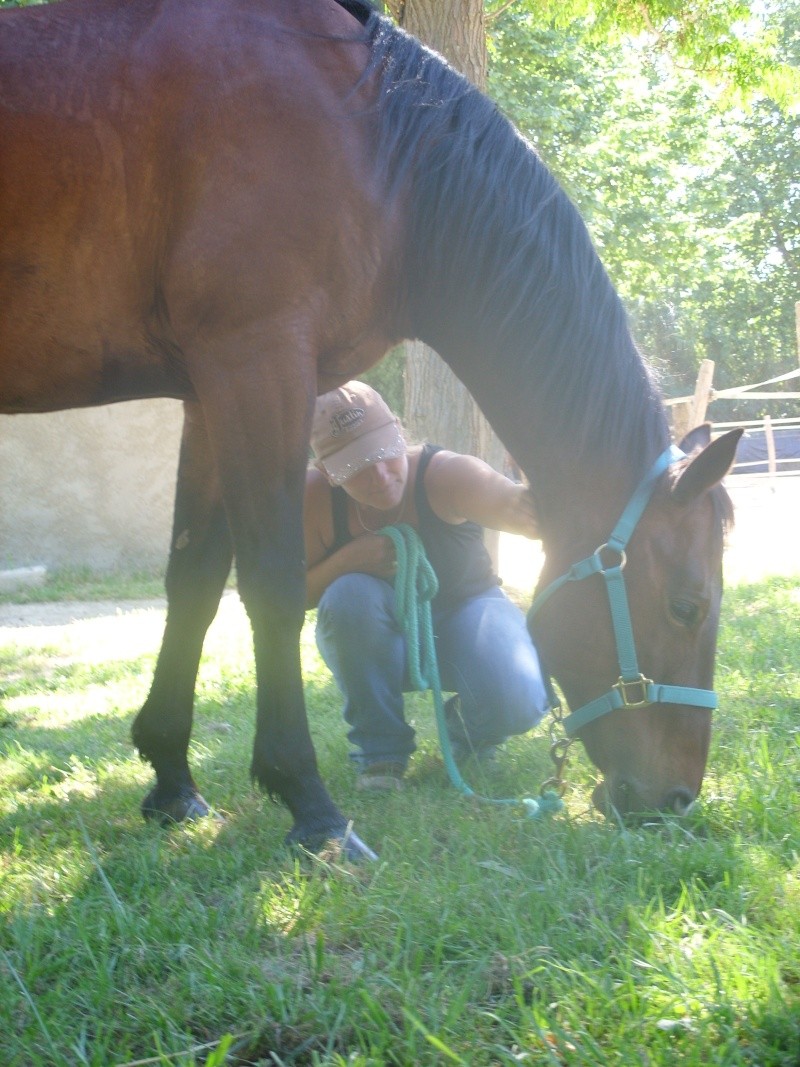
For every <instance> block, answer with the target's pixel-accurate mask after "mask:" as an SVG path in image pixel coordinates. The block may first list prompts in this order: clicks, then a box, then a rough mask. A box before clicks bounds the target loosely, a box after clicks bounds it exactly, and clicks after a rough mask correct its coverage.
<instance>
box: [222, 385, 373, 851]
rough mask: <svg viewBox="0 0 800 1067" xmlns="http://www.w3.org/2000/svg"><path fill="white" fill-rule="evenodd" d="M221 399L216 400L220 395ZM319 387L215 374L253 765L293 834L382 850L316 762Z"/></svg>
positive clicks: (311, 841) (310, 842)
mask: <svg viewBox="0 0 800 1067" xmlns="http://www.w3.org/2000/svg"><path fill="white" fill-rule="evenodd" d="M212 401H213V402H212ZM312 402H313V391H312V390H311V389H308V390H307V391H305V392H300V391H298V390H297V387H296V383H294V388H293V389H285V388H283V387H282V383H280V382H279V381H270V380H267V379H264V380H260V379H259V377H258V375H257V374H254V378H253V380H251V381H247V382H245V383H244V386H243V385H242V383H239V382H236V381H233V380H231V379H221V378H218V379H216V380H215V383H214V389H213V390H212V391H210V393H209V400H208V402H207V403H206V404H205V412H206V419H207V424H208V431H209V436H210V438H211V441H212V444H213V445H214V448H215V455H216V458H217V464H218V468H219V472H220V480H221V484H222V491H223V495H224V497H225V504H226V510H227V514H228V520H229V522H230V526H231V532H232V535H233V540H234V547H235V553H236V571H237V578H238V583H239V594H240V596H241V598H242V601H243V603H244V606H245V608H246V610H247V613H248V616H249V618H250V623H251V626H252V630H253V648H254V655H255V665H256V680H257V720H256V736H255V743H254V749H253V761H252V765H251V773H252V776H253V778H254V779H255V780H256V782H257V783H258V784H259V785H260V786H261V787H262V788H263V789H265V790H266V791H267V792H268V793H269V794H270V795H272V796H274V797H278V798H279V799H280V800H282V801H283V802H284V803H285V804H286V806H287V807H288V808H289V811H290V812H291V814H292V817H293V819H294V825H293V826H292V828H291V830H290V832H289V835H288V838H287V840H288V841H289V842H290V843H299V844H302V845H304V846H305V847H307V848H311V849H316V848H318V847H319V846H320V845H321V844H322V843H323V842H326V841H330V840H336V841H339V842H341V847H342V849H343V851H344V853H345V854H346V855H347V856H348V857H350V858H359V857H364V856H367V857H373V856H374V854H373V853H372V852H371V851H370V850H369V849H368V848H367V847H366V846H365V845H363V844H362V843H361V842H360V841H359V840H358V838H357V837H356V836H355V835H354V834H352V833H351V832H350V831H349V828H348V822H347V820H346V819H345V817H344V816H343V815H342V813H341V812H340V811H339V809H338V808H337V807H336V805H335V804H334V802H333V800H332V799H331V797H330V795H329V793H328V791H327V789H326V788H325V786H324V785H323V782H322V779H321V778H320V775H319V771H318V769H317V760H316V756H315V753H314V746H313V743H312V741H311V736H310V732H309V728H308V719H307V716H306V708H305V702H304V699H303V684H302V673H301V664H300V631H301V629H302V626H303V622H304V618H305V559H304V541H303V492H304V488H305V472H306V464H307V456H308V429H309V424H310V417H311V406H312Z"/></svg>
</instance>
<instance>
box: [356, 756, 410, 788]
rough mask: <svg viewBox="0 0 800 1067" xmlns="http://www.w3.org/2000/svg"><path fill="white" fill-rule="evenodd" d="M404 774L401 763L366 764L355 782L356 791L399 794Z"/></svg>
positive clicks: (380, 762)
mask: <svg viewBox="0 0 800 1067" xmlns="http://www.w3.org/2000/svg"><path fill="white" fill-rule="evenodd" d="M405 773H406V769H405V766H404V765H403V764H402V763H395V762H392V761H389V760H386V761H379V762H376V763H368V764H367V766H366V767H365V768H364V769H363V770H362V771H361V773H360V774H359V776H358V779H357V780H356V789H359V790H367V789H376V790H383V791H384V792H399V791H400V790H401V789H402V788H403V775H404V774H405Z"/></svg>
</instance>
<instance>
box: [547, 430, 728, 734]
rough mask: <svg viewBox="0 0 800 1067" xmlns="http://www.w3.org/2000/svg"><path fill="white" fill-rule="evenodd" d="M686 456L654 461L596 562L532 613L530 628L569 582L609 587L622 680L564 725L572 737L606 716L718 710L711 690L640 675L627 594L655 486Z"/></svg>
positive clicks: (582, 566) (577, 567)
mask: <svg viewBox="0 0 800 1067" xmlns="http://www.w3.org/2000/svg"><path fill="white" fill-rule="evenodd" d="M684 458H685V455H684V453H683V452H681V450H680V449H679V448H676V447H675V445H670V446H669V448H667V449H666V450H665V451H664V452H662V454H661V455H660V456H659V457H658V459H657V460H656V461H655V463H654V464H653V466H652V467H651V468H650V470H649V472H648V473H647V474H646V475H645V476H644V478H643V479H642V480H641V482H640V483H639V485H638V486H637V488H636V491H635V492H634V494H633V496H632V497H631V499H630V501H629V502H628V505H627V507H626V508H625V510H624V511H623V512H622V515H621V516H620V518H619V522H618V523H617V525H616V526H615V527H614V529H613V531H612V533H611V535H610V537H609V538H608V540H607V541H606V542H605V543H604V544H602V545H600V546H599V548H596V549H595V550H594V552H593V553H592V554H591V556H588V557H587V558H586V559H583V560H581V561H580V563H575V564H573V565H572V566H571V567H570V569H569V570H568V571H567V573H566V574H562V575H561V577H560V578H556V580H555V581H554V582H551V584H550V585H548V586H547V588H546V589H544V590H543V591H542V592H541V593H539V595H538V596H537V597H536V598H535V599H534V601H533V603H532V604H531V607H530V610H529V611H528V624H529V626H530V622H531V620H532V619H533V617H534V615H535V614H536V613H537V612H538V611H539V610H540V608H541V607H542V606H543V605H544V604H546V603H547V601H548V600H549V599H550V598H551V597H552V596H553V594H554V593H555V592H557V591H558V590H559V589H560V588H561V587H562V586H563V585H566V583H567V582H579V581H582V580H583V579H584V578H589V577H590V576H591V575H593V574H600V575H602V577H603V580H604V581H605V583H606V592H607V593H608V602H609V607H610V608H611V622H612V624H613V627H614V637H615V639H616V643H617V658H618V660H619V669H620V676H619V680H618V681H617V682H616V683H615V684H614V685H612V687H611V688H610V689H609V691H608V692H607V693H605V694H604V695H603V696H601V697H597V699H596V700H591V701H589V703H588V704H584V705H583V707H581V708H578V709H577V710H576V711H573V712H572V714H571V715H567V716H566V717H565V718H564V719H563V720H562V722H563V726H564V730H565V731H566V733H567V734H568V736H570V737H573V736H574V735H575V734H576V733H577V732H578V731H579V730H581V729H582V728H583V727H584V726H586V725H587V723H590V722H593V721H594V720H595V719H599V718H600V717H601V716H603V715H607V714H608V712H610V711H616V710H617V709H618V708H647V707H649V706H650V705H651V704H688V705H690V706H692V707H696V708H709V709H713V708H716V706H717V694H716V693H715V692H714V691H713V690H710V689H691V688H688V687H687V686H682V685H660V684H657V683H656V682H653V681H652V680H651V679H650V678H645V677H644V675H643V674H642V673H641V672H640V670H639V665H638V663H637V660H636V646H635V644H634V640H633V628H632V626H631V613H630V609H629V607H628V596H627V593H626V592H625V576H624V574H623V571H624V569H625V562H626V557H625V548H626V547H627V544H628V542H629V541H630V539H631V535H632V534H633V531H634V530H635V529H636V526H637V524H638V522H639V519H640V518H641V517H642V514H643V512H644V510H645V508H646V507H647V505H648V503H649V502H650V498H651V496H652V495H653V492H654V490H655V487H656V483H657V482H658V479H659V478H660V477H661V475H662V474H663V473H664V471H665V470H666V469H667V468H668V467H669V466H670V465H671V464H672V463H676V462H677V461H678V460H680V459H684ZM609 553H610V554H613V555H616V557H617V562H616V564H615V565H613V566H607V565H606V563H605V562H604V559H603V556H604V554H605V555H606V556H607V555H608V554H609Z"/></svg>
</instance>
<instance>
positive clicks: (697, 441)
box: [678, 422, 711, 456]
mask: <svg viewBox="0 0 800 1067" xmlns="http://www.w3.org/2000/svg"><path fill="white" fill-rule="evenodd" d="M710 444H711V423H710V422H703V423H701V424H700V425H699V426H695V428H694V429H693V430H689V432H688V433H687V435H686V436H685V437H684V439H683V440H682V441H681V443H680V444H679V445H678V448H679V449H680V450H681V452H685V453H686V455H687V456H688V455H689V453H690V452H694V450H695V449H696V448H705V447H706V446H707V445H710Z"/></svg>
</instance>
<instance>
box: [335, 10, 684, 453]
mask: <svg viewBox="0 0 800 1067" xmlns="http://www.w3.org/2000/svg"><path fill="white" fill-rule="evenodd" d="M340 2H341V0H340ZM349 9H350V10H351V13H353V14H356V15H357V17H360V18H361V19H362V21H364V25H365V32H366V35H367V36H368V38H369V40H370V44H371V61H370V64H369V66H368V68H367V70H366V71H365V74H364V78H363V80H366V79H368V78H371V77H373V76H375V77H377V78H378V80H379V92H378V104H377V116H376V121H377V123H378V134H377V136H378V144H379V145H380V153H379V157H380V158H379V159H378V161H377V165H378V167H379V168H381V174H380V177H381V180H382V182H383V183H384V188H385V189H386V190H387V191H388V194H389V197H392V196H405V197H407V199H406V200H405V201H404V211H405V217H406V219H407V220H408V223H407V225H408V231H407V236H406V249H405V263H404V271H403V276H404V279H405V285H406V292H405V293H404V296H405V300H406V311H407V314H408V316H409V318H410V323H411V326H412V329H413V332H414V335H415V336H418V337H420V338H421V339H422V340H424V341H426V342H427V343H429V344H431V345H432V346H433V347H434V348H435V349H437V351H439V352H440V354H441V355H443V356H444V358H445V359H447V360H448V362H450V363H451V365H452V367H453V369H454V370H455V371H456V373H457V374H458V375H459V377H461V378H462V379H463V380H464V381H465V383H466V384H467V385H468V387H469V388H470V390H471V391H472V392H473V394H474V395H475V396H476V399H478V401H479V403H481V406H482V407H484V410H486V409H487V406H488V407H489V408H491V406H492V405H491V401H492V398H493V393H497V391H498V388H500V389H502V392H503V394H504V396H505V399H506V401H507V400H508V398H509V396H513V398H514V401H515V403H514V410H515V411H519V412H523V411H524V413H525V414H524V417H525V418H526V420H527V421H528V422H529V423H533V422H535V424H536V434H537V437H538V436H539V435H540V434H547V435H549V437H550V439H551V440H553V441H555V442H557V443H563V446H564V447H568V448H569V451H570V453H571V454H572V455H573V456H574V457H575V458H577V459H581V460H586V461H589V462H592V463H594V462H598V461H600V460H601V458H602V459H603V460H608V459H614V460H620V461H622V462H624V465H625V467H626V468H632V470H633V473H634V474H635V473H637V472H638V470H640V469H641V468H642V467H643V466H644V465H645V464H646V463H647V462H648V461H649V460H650V458H651V457H652V456H653V455H655V454H656V452H657V451H660V450H661V449H662V448H663V447H665V445H666V444H667V442H668V437H669V433H668V428H667V422H666V416H665V413H664V408H663V403H662V400H661V397H660V393H659V391H658V389H657V387H656V384H655V381H654V378H653V376H652V374H651V372H650V371H649V369H648V367H647V366H646V364H645V362H644V360H643V359H642V357H641V355H640V354H639V352H638V351H637V349H636V347H635V345H634V342H633V340H632V338H631V334H630V331H629V329H628V323H627V317H626V314H625V311H624V308H623V306H622V303H621V301H620V298H619V296H618V295H617V293H616V291H615V290H614V288H613V286H612V284H611V281H610V279H609V278H608V275H607V273H606V271H605V269H604V268H603V266H602V264H601V262H600V259H599V257H598V255H597V253H596V251H595V249H594V246H593V244H592V241H591V238H590V236H589V233H588V231H587V229H586V226H585V224H584V223H583V221H582V219H581V218H580V215H579V214H578V212H577V210H576V208H575V207H574V205H573V204H572V203H571V201H570V200H569V198H568V197H567V195H566V193H565V192H564V191H563V190H562V189H561V187H560V186H559V185H558V183H557V182H556V180H555V179H554V178H553V176H552V175H551V174H550V172H549V171H548V169H547V168H546V166H545V165H544V163H543V162H542V160H541V159H540V158H539V156H538V155H537V153H536V152H535V150H534V149H533V147H532V146H531V145H530V144H529V143H528V142H527V141H526V140H525V139H524V138H523V137H522V136H521V135H520V134H519V133H518V132H517V131H516V130H515V128H514V127H513V126H512V125H511V123H510V122H509V121H508V120H507V119H506V118H505V117H504V116H503V115H502V114H501V113H500V111H499V110H498V108H497V107H496V105H495V104H494V103H492V101H490V100H489V99H488V97H486V96H485V95H484V94H482V93H480V92H479V91H478V90H477V89H475V88H474V86H472V85H471V84H470V83H469V82H468V81H467V79H466V78H464V77H462V76H461V75H460V74H459V73H458V72H457V71H455V70H454V69H453V68H452V67H450V66H449V65H448V64H447V63H446V62H445V61H444V60H443V59H442V58H441V56H439V55H437V54H436V53H435V52H432V51H431V50H429V49H427V48H425V47H424V46H423V45H421V44H420V43H419V42H418V41H417V40H416V39H415V38H413V37H411V36H410V35H408V34H406V33H405V32H403V31H402V30H400V29H398V28H397V27H395V26H394V25H393V24H392V23H391V22H390V21H389V20H388V19H387V18H385V17H384V16H382V15H379V14H377V13H376V12H375V11H374V10H371V9H369V15H368V16H366V11H367V10H368V8H367V5H366V4H364V3H362V2H361V0H349ZM409 189H410V196H409V195H408V191H409ZM487 395H488V398H489V401H490V402H489V404H488V405H487V404H486V399H487ZM502 399H503V398H497V401H496V406H497V407H498V408H499V407H502V409H503V411H504V412H505V413H506V414H505V419H506V421H507V420H508V418H509V417H513V416H511V415H510V414H508V407H506V406H504V405H503V404H502ZM487 414H488V415H489V417H490V419H491V418H492V411H491V410H487ZM520 417H521V416H520ZM498 428H499V429H501V431H502V427H498ZM504 436H505V435H504ZM511 436H513V435H511Z"/></svg>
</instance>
